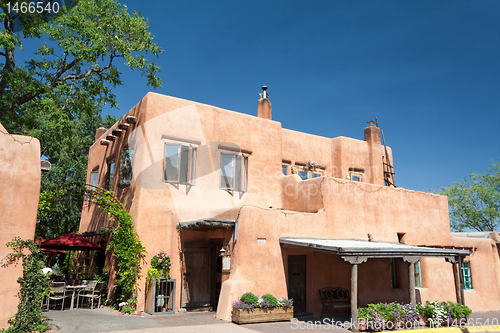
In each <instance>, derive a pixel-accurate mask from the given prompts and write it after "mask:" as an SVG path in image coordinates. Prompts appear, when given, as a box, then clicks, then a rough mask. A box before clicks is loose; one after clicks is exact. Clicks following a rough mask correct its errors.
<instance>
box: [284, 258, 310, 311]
mask: <svg viewBox="0 0 500 333" xmlns="http://www.w3.org/2000/svg"><path fill="white" fill-rule="evenodd" d="M288 298H293V313H294V316H296V315H297V314H301V313H305V312H306V255H289V256H288Z"/></svg>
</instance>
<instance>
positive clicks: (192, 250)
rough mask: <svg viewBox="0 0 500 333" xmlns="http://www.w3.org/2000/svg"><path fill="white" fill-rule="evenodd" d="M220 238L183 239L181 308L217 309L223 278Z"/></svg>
mask: <svg viewBox="0 0 500 333" xmlns="http://www.w3.org/2000/svg"><path fill="white" fill-rule="evenodd" d="M222 241H223V240H222V239H210V240H209V241H207V242H185V243H184V249H183V267H182V271H183V272H182V275H183V278H182V295H181V307H182V308H185V309H187V310H188V311H196V310H209V311H216V310H217V304H218V302H219V294H220V289H221V281H222V258H221V257H219V251H220V249H221V248H222Z"/></svg>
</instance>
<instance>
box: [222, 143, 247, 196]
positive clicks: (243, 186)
mask: <svg viewBox="0 0 500 333" xmlns="http://www.w3.org/2000/svg"><path fill="white" fill-rule="evenodd" d="M223 155H228V156H230V155H232V156H233V158H232V164H233V166H232V174H231V175H232V176H233V177H232V179H233V184H232V187H223V184H224V182H223V177H227V176H223V166H222V156H223ZM249 156H250V154H247V153H243V152H236V151H231V150H224V149H219V159H220V177H219V189H221V190H224V191H229V192H233V191H234V192H242V193H246V192H247V191H248V157H249ZM238 157H239V158H240V159H241V162H240V177H241V178H240V181H239V186H238V188H236V187H237V186H236V185H237V183H236V168H237V164H238V163H237V158H238ZM225 184H227V182H225Z"/></svg>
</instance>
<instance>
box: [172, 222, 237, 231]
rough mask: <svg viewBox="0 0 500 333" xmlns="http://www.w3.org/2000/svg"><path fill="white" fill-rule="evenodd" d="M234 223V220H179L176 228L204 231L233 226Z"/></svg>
mask: <svg viewBox="0 0 500 333" xmlns="http://www.w3.org/2000/svg"><path fill="white" fill-rule="evenodd" d="M235 224H236V221H235V220H219V219H201V220H196V221H189V222H180V223H179V225H177V229H179V230H180V231H187V230H197V231H206V230H215V229H229V228H234V227H235Z"/></svg>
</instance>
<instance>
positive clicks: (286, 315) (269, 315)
mask: <svg viewBox="0 0 500 333" xmlns="http://www.w3.org/2000/svg"><path fill="white" fill-rule="evenodd" d="M292 318H293V306H292V307H290V308H272V309H261V308H256V309H237V308H233V318H232V320H233V322H235V323H236V324H248V323H265V322H273V321H287V320H292Z"/></svg>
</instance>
